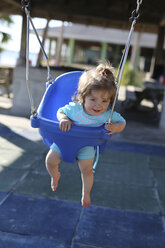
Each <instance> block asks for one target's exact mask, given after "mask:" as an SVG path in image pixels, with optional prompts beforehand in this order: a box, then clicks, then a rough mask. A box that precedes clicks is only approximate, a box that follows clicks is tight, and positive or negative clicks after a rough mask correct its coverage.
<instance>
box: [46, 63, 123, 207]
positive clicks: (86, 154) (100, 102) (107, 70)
mask: <svg viewBox="0 0 165 248" xmlns="http://www.w3.org/2000/svg"><path fill="white" fill-rule="evenodd" d="M115 93H116V84H115V78H114V75H113V68H112V66H111V65H110V64H109V63H108V62H105V63H101V64H99V65H98V66H97V67H96V68H95V69H91V70H89V71H86V72H84V73H83V74H82V76H81V77H80V80H79V84H78V90H77V95H76V96H74V97H73V102H71V103H69V104H68V105H66V106H64V107H62V108H60V109H59V110H58V111H57V119H58V121H59V127H60V129H61V130H62V131H63V132H67V131H69V130H70V128H71V125H83V126H93V127H98V126H101V125H103V124H104V123H106V124H105V126H104V127H105V129H106V130H107V131H108V132H107V135H110V134H114V133H119V132H121V131H122V130H123V129H124V128H125V125H126V122H125V120H124V118H123V117H122V116H121V115H120V114H119V113H117V112H114V113H113V115H112V123H110V124H107V122H108V120H109V117H110V114H111V104H112V103H113V100H114V97H115ZM94 156H95V150H94V147H92V146H87V147H83V148H81V149H80V150H79V152H78V154H77V160H78V165H79V168H80V172H81V178H82V198H81V203H82V206H83V207H87V206H88V205H90V204H91V199H90V192H91V189H92V186H93V159H94ZM60 161H61V155H60V150H59V148H58V146H57V145H56V144H55V143H53V144H52V145H51V147H50V151H49V152H48V154H47V157H46V168H47V170H48V172H49V174H50V176H51V188H52V190H53V191H55V190H56V189H57V186H58V181H59V179H60V172H59V170H58V165H59V163H60Z"/></svg>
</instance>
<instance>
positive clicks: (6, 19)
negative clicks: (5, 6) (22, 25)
mask: <svg viewBox="0 0 165 248" xmlns="http://www.w3.org/2000/svg"><path fill="white" fill-rule="evenodd" d="M12 22H13V21H12V19H11V17H10V16H6V15H5V16H1V17H0V23H3V24H6V25H7V26H9V25H10V24H11V23H12ZM10 39H11V36H10V35H9V34H7V33H6V32H2V31H0V44H1V43H6V42H8V41H9V40H10ZM2 51H3V48H2V47H0V52H2Z"/></svg>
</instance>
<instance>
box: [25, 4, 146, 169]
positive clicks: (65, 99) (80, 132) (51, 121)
mask: <svg viewBox="0 0 165 248" xmlns="http://www.w3.org/2000/svg"><path fill="white" fill-rule="evenodd" d="M141 3H142V0H137V8H136V9H135V10H134V11H133V12H132V16H131V18H130V19H131V21H132V25H131V29H130V32H129V36H128V40H127V42H126V45H125V49H124V52H123V55H122V58H121V61H120V65H119V68H118V72H117V76H116V83H117V91H116V96H115V99H114V102H113V105H112V111H111V116H110V119H109V123H110V122H111V119H112V114H113V111H114V107H115V103H116V99H117V95H118V91H119V87H120V82H121V77H122V73H123V69H124V65H125V62H126V59H127V55H128V51H129V46H130V41H131V36H132V33H133V30H134V26H135V23H136V21H137V19H138V17H139V7H140V5H141ZM29 5H30V1H29V0H24V1H23V4H22V6H23V9H24V11H25V13H26V17H27V46H26V83H27V89H28V94H29V99H30V103H31V113H32V114H31V117H30V120H31V126H32V127H33V128H38V129H39V133H40V135H41V136H42V139H43V142H44V143H45V145H47V146H48V147H50V146H51V144H52V143H53V142H55V143H56V144H57V145H58V147H59V149H60V151H61V157H62V160H63V161H66V162H74V161H75V160H76V154H77V152H78V150H79V149H80V148H82V147H84V146H94V147H95V148H96V156H95V163H94V165H93V170H94V171H95V168H96V165H97V162H98V158H99V153H101V152H102V151H103V150H104V147H105V145H106V143H107V140H108V139H109V136H108V135H106V132H107V131H106V130H105V129H104V127H103V126H101V127H94V128H93V127H92V128H91V127H82V126H74V125H72V127H71V130H70V131H69V132H62V131H61V130H60V129H59V122H58V120H57V118H56V113H57V110H58V109H59V108H60V107H62V106H64V105H66V104H68V103H69V102H70V101H71V98H72V96H73V94H74V93H75V92H76V90H77V84H78V81H79V78H80V76H81V74H82V71H73V72H69V73H65V74H63V75H61V76H59V77H57V78H56V79H55V80H53V79H52V76H51V73H50V68H49V64H48V57H47V55H46V53H45V51H44V48H43V46H42V43H41V41H40V39H39V36H38V34H37V31H36V29H35V27H34V24H33V21H32V19H31V16H30V7H29ZM30 23H31V25H32V28H33V30H34V32H35V34H36V37H37V39H38V41H39V44H40V46H41V49H42V52H43V54H44V56H45V59H46V62H47V69H48V82H47V83H46V91H45V94H44V96H43V98H42V100H41V103H40V105H39V107H38V109H37V110H36V108H35V107H34V103H33V98H32V95H31V92H30V81H29V24H30Z"/></svg>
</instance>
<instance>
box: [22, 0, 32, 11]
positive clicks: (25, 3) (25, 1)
mask: <svg viewBox="0 0 165 248" xmlns="http://www.w3.org/2000/svg"><path fill="white" fill-rule="evenodd" d="M21 5H22V10H23V11H25V9H28V10H29V11H30V10H31V0H21Z"/></svg>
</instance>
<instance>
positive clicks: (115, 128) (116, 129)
mask: <svg viewBox="0 0 165 248" xmlns="http://www.w3.org/2000/svg"><path fill="white" fill-rule="evenodd" d="M125 125H126V124H125V122H119V123H106V124H105V126H104V128H105V129H106V130H108V131H109V133H107V135H110V134H114V133H120V132H121V131H123V129H124V128H125Z"/></svg>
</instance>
